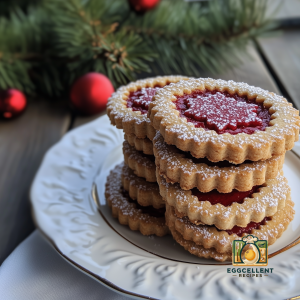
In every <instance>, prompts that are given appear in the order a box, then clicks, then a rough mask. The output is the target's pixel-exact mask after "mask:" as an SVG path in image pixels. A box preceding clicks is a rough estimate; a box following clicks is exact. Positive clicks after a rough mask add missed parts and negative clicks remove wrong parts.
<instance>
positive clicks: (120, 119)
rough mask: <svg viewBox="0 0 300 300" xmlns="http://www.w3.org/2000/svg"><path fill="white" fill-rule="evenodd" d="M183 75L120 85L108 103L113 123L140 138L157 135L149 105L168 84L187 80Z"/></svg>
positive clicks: (150, 137) (108, 111) (151, 137)
mask: <svg viewBox="0 0 300 300" xmlns="http://www.w3.org/2000/svg"><path fill="white" fill-rule="evenodd" d="M187 79H188V78H187V77H182V76H165V77H155V78H147V79H143V80H138V81H136V82H131V83H130V84H128V85H126V86H122V87H120V88H119V89H118V90H117V91H116V92H115V93H114V94H113V95H112V96H111V97H110V99H108V103H107V114H108V116H109V118H110V121H111V123H112V124H113V125H116V126H117V128H120V129H123V130H124V132H125V133H126V134H134V135H135V136H136V137H138V138H146V137H148V138H149V139H150V140H152V139H153V137H154V136H155V133H156V130H155V129H154V128H153V127H152V126H151V124H150V120H149V119H148V117H147V112H148V106H149V103H150V102H151V101H152V98H153V96H154V95H155V93H156V92H157V91H158V90H160V89H161V88H163V87H164V86H166V85H169V84H171V83H176V82H178V81H180V80H187Z"/></svg>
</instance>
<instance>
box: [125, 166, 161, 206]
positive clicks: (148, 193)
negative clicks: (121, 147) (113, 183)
mask: <svg viewBox="0 0 300 300" xmlns="http://www.w3.org/2000/svg"><path fill="white" fill-rule="evenodd" d="M122 186H123V188H124V189H125V190H126V191H127V192H128V193H129V196H130V198H131V199H133V200H136V201H137V202H138V204H140V205H142V206H153V207H154V208H157V209H158V208H162V207H165V202H164V200H163V199H162V197H161V195H160V194H159V187H158V184H157V183H156V182H148V181H146V180H145V179H144V178H142V177H138V176H136V175H135V174H134V173H133V171H132V170H131V169H130V168H129V167H128V166H127V165H124V167H123V170H122Z"/></svg>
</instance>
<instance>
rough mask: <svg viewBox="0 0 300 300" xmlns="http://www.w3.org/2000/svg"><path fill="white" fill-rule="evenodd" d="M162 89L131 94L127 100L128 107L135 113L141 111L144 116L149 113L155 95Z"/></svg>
mask: <svg viewBox="0 0 300 300" xmlns="http://www.w3.org/2000/svg"><path fill="white" fill-rule="evenodd" d="M160 89H161V87H159V86H156V87H148V88H142V89H141V90H138V91H135V92H130V94H129V96H128V99H127V107H128V108H131V109H132V110H133V111H140V112H141V113H142V115H143V114H146V113H148V108H149V103H150V102H151V101H152V98H153V96H154V95H155V93H156V92H157V91H158V90H160Z"/></svg>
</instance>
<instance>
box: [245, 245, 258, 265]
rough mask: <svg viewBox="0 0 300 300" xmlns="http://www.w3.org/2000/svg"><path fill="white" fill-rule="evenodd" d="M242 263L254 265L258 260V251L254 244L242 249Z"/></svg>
mask: <svg viewBox="0 0 300 300" xmlns="http://www.w3.org/2000/svg"><path fill="white" fill-rule="evenodd" d="M241 257H242V261H243V262H244V263H245V264H247V265H254V264H255V263H257V261H258V260H259V251H258V249H257V247H256V245H254V244H246V245H245V246H244V248H243V249H242V255H241Z"/></svg>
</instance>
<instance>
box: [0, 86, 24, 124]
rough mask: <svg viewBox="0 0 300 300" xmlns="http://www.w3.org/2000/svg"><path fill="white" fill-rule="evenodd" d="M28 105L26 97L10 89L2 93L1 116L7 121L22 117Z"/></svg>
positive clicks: (0, 97) (0, 95) (0, 96)
mask: <svg viewBox="0 0 300 300" xmlns="http://www.w3.org/2000/svg"><path fill="white" fill-rule="evenodd" d="M26 104H27V100H26V97H25V95H24V94H23V93H22V92H20V91H19V90H16V89H8V90H6V91H1V92H0V114H1V115H2V116H3V117H4V118H5V119H11V118H14V117H16V116H18V115H20V114H21V113H22V112H23V111H24V109H25V107H26Z"/></svg>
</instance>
